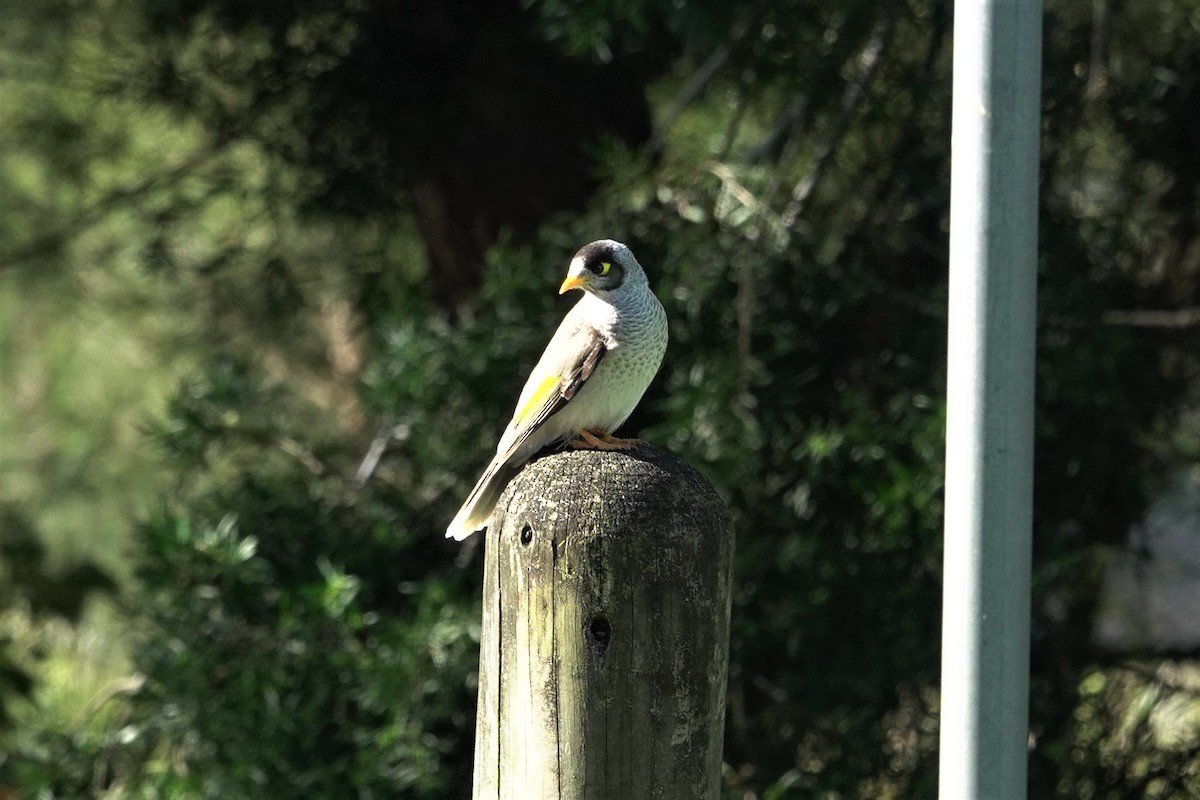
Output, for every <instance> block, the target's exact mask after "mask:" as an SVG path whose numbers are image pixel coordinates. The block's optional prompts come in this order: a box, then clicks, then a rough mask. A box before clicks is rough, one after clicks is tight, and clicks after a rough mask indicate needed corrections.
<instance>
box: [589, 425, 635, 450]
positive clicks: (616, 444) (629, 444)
mask: <svg viewBox="0 0 1200 800" xmlns="http://www.w3.org/2000/svg"><path fill="white" fill-rule="evenodd" d="M641 443H642V440H641V439H618V438H617V437H615V436H613V435H612V434H611V433H608V432H607V431H600V432H599V433H598V434H596V433H592V432H591V431H587V430H582V431H580V432H579V438H578V439H575V440H574V441H572V442H571V447H572V448H574V449H576V450H631V449H633V448H634V447H637V446H638V445H639V444H641Z"/></svg>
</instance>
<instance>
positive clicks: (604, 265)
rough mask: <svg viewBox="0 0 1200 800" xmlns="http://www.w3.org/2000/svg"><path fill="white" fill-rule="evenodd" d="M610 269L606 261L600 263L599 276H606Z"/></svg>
mask: <svg viewBox="0 0 1200 800" xmlns="http://www.w3.org/2000/svg"><path fill="white" fill-rule="evenodd" d="M610 269H612V264H610V263H609V262H607V261H601V262H600V274H601V275H607V274H608V271H609V270H610Z"/></svg>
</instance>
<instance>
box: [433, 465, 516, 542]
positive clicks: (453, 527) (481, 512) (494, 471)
mask: <svg viewBox="0 0 1200 800" xmlns="http://www.w3.org/2000/svg"><path fill="white" fill-rule="evenodd" d="M520 471H521V467H520V465H517V466H513V465H512V464H511V463H510V461H509V460H507V459H502V458H501V457H500V456H497V457H496V458H495V459H494V460H493V461H492V463H491V464H488V468H487V469H486V470H484V472H483V475H482V476H481V477H480V478H479V482H478V483H476V484H475V488H474V489H472V490H471V494H470V495H468V496H467V502H465V503H463V506H462V508H460V509H459V510H458V513H457V514H455V515H454V521H453V522H451V523H450V527H448V528H447V529H446V538H448V539H458V540H459V541H461V540H463V539H465V538H467V537H468V536H470V535H471V534H472V533H474V532H475V531H477V530H479V529H480V528H483V527H485V526H486V525H487V524H488V522H489V521H490V520H491V518H492V511H494V510H495V508H496V501H497V500H499V499H500V494H501V493H502V492H503V491H504V487H505V486H508V482H509V481H511V480H512V479H513V476H515V475H516V474H517V473H518V472H520Z"/></svg>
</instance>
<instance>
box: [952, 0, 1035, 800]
mask: <svg viewBox="0 0 1200 800" xmlns="http://www.w3.org/2000/svg"><path fill="white" fill-rule="evenodd" d="M1041 33H1042V3H1041V2H1040V0H960V2H957V3H955V20H954V107H953V130H952V147H951V150H952V161H951V181H950V206H951V215H950V314H949V348H948V358H949V366H948V369H949V374H948V381H947V403H948V409H947V420H946V521H945V526H946V527H945V561H944V594H943V607H942V695H941V762H940V774H939V780H940V783H939V794H940V797H941V800H1016V799H1019V798H1024V797H1025V796H1026V772H1027V764H1026V761H1027V744H1026V742H1027V736H1028V714H1029V710H1028V702H1029V701H1028V694H1029V594H1030V539H1031V518H1032V513H1031V504H1032V495H1033V380H1034V333H1035V324H1036V317H1037V310H1036V300H1037V287H1036V263H1037V202H1038V195H1037V175H1038V163H1037V162H1038V133H1039V130H1038V128H1039V126H1038V119H1039V117H1038V114H1039V102H1038V101H1039V84H1040V78H1041V75H1040V73H1041Z"/></svg>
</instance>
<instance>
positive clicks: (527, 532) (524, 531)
mask: <svg viewBox="0 0 1200 800" xmlns="http://www.w3.org/2000/svg"><path fill="white" fill-rule="evenodd" d="M532 541H533V528H531V527H529V526H528V525H526V526H525V527H523V528H521V544H525V545H527V544H529V543H530V542H532Z"/></svg>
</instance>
